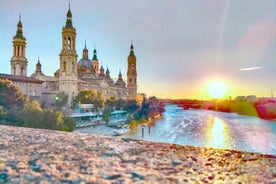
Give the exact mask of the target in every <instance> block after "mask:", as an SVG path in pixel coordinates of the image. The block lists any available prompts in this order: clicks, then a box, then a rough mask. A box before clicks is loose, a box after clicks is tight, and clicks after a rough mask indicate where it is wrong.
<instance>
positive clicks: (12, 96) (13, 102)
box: [0, 79, 26, 110]
mask: <svg viewBox="0 0 276 184" xmlns="http://www.w3.org/2000/svg"><path fill="white" fill-rule="evenodd" d="M25 101H26V98H25V97H24V95H23V93H22V92H21V91H20V89H19V88H18V87H17V86H15V85H14V84H13V83H12V82H11V81H10V80H3V79H0V106H3V107H4V108H5V109H7V110H9V109H11V108H13V107H23V106H24V104H25Z"/></svg>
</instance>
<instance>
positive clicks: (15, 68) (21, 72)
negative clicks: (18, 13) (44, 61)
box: [0, 17, 43, 99]
mask: <svg viewBox="0 0 276 184" xmlns="http://www.w3.org/2000/svg"><path fill="white" fill-rule="evenodd" d="M22 27H23V26H22V22H21V17H19V22H18V24H17V31H16V35H15V36H14V37H13V56H12V58H11V75H9V74H0V79H8V80H10V81H12V82H13V84H15V85H17V86H18V87H19V89H20V90H21V91H22V93H23V94H24V95H27V96H30V97H32V98H35V99H40V98H41V97H42V83H43V81H41V80H38V79H35V78H32V77H27V65H28V61H27V58H26V57H25V50H26V38H25V37H24V35H23V31H22Z"/></svg>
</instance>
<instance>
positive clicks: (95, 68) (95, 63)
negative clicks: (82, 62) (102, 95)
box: [92, 48, 99, 76]
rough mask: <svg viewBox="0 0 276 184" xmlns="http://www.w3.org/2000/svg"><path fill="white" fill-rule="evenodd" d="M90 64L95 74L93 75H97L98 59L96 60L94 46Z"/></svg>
mask: <svg viewBox="0 0 276 184" xmlns="http://www.w3.org/2000/svg"><path fill="white" fill-rule="evenodd" d="M92 66H93V70H92V71H93V73H94V74H95V76H97V75H98V74H99V61H98V58H97V51H96V48H94V51H93V59H92Z"/></svg>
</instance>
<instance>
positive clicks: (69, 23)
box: [65, 2, 73, 28]
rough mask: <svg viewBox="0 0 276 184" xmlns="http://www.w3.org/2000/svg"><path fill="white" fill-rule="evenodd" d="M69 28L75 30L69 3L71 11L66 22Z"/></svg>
mask: <svg viewBox="0 0 276 184" xmlns="http://www.w3.org/2000/svg"><path fill="white" fill-rule="evenodd" d="M65 27H67V28H73V23H72V13H71V10H70V2H69V9H68V12H67V20H66V26H65Z"/></svg>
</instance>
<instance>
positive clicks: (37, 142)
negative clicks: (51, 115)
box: [0, 126, 276, 183]
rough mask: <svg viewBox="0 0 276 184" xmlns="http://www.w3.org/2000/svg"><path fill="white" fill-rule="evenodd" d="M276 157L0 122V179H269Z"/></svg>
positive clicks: (275, 178) (274, 173)
mask: <svg viewBox="0 0 276 184" xmlns="http://www.w3.org/2000/svg"><path fill="white" fill-rule="evenodd" d="M275 166H276V156H271V155H263V154H254V153H246V152H239V151H231V150H218V149H210V148H209V149H208V148H198V147H191V146H179V145H173V144H164V143H154V142H148V141H142V140H131V139H121V138H113V137H104V136H96V135H88V134H80V133H65V132H59V131H50V130H38V129H30V128H20V127H8V126H0V183H239V182H241V183H275V182H276V169H275Z"/></svg>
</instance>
